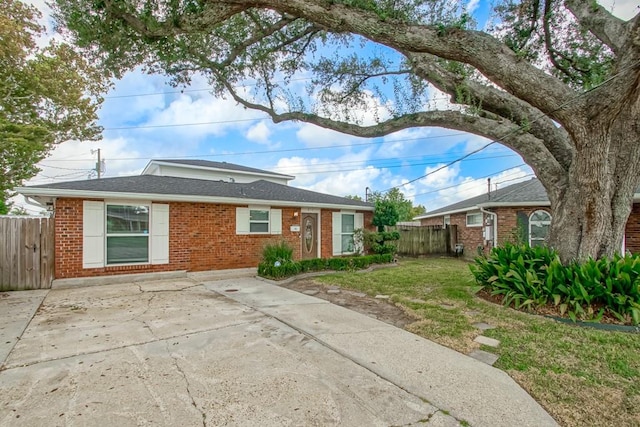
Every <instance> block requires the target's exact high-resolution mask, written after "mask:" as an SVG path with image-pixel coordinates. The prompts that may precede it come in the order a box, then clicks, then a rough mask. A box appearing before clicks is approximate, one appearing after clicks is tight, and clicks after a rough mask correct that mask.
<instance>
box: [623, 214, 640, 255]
mask: <svg viewBox="0 0 640 427" xmlns="http://www.w3.org/2000/svg"><path fill="white" fill-rule="evenodd" d="M624 235H625V243H626V249H627V250H628V251H629V252H631V253H632V254H638V253H640V204H639V203H635V204H634V205H633V209H632V210H631V214H630V215H629V219H628V220H627V226H626V228H625V231H624Z"/></svg>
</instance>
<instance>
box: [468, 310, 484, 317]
mask: <svg viewBox="0 0 640 427" xmlns="http://www.w3.org/2000/svg"><path fill="white" fill-rule="evenodd" d="M464 314H466V315H467V316H477V315H478V314H480V312H479V311H477V310H470V311H465V312H464Z"/></svg>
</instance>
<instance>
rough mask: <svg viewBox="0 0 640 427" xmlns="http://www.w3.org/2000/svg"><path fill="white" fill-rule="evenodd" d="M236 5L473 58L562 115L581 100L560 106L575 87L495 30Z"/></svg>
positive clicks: (312, 8)
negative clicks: (506, 42)
mask: <svg viewBox="0 0 640 427" xmlns="http://www.w3.org/2000/svg"><path fill="white" fill-rule="evenodd" d="M218 3H224V4H227V5H233V6H246V7H263V8H268V9H273V10H277V11H279V12H281V13H288V14H291V15H294V16H299V17H302V18H305V19H307V20H309V21H312V22H315V23H316V24H317V25H320V26H322V27H324V28H325V29H326V30H327V31H330V32H334V33H353V34H358V35H361V36H362V37H365V38H367V39H369V40H371V41H374V42H377V43H380V44H383V45H385V46H388V47H391V48H393V49H396V50H398V51H399V52H401V53H403V54H405V55H409V54H411V53H430V54H433V55H436V56H439V57H441V58H445V59H450V60H454V61H458V62H463V63H466V64H470V65H472V66H473V67H475V68H476V69H477V70H479V71H480V72H481V73H482V74H483V75H485V76H486V77H487V78H489V80H491V81H492V82H493V83H495V84H496V85H498V86H500V87H502V88H503V89H505V90H507V91H508V92H510V93H512V94H514V95H515V96H517V97H518V98H521V99H524V100H526V101H527V102H529V103H530V104H531V105H533V106H535V107H536V108H538V109H539V110H541V111H543V112H544V113H545V114H550V115H553V117H555V118H556V119H558V120H560V121H563V120H562V119H563V118H567V117H569V116H570V115H571V114H572V113H571V112H570V111H569V110H573V109H574V108H577V106H576V105H572V106H570V107H569V106H567V107H566V108H560V107H561V106H562V105H563V103H564V102H565V101H566V100H567V99H570V98H572V97H574V96H575V95H576V93H575V92H574V91H573V90H572V89H571V88H569V87H568V86H567V85H565V84H564V83H562V82H561V81H560V80H558V79H557V78H555V77H553V76H550V75H548V74H546V73H545V72H544V71H542V70H540V69H538V68H536V67H535V66H533V65H531V64H529V63H527V62H526V61H523V60H521V58H519V57H518V56H517V55H516V54H515V53H514V52H513V51H511V50H510V49H508V48H507V47H506V46H505V45H504V44H503V43H502V42H500V41H499V40H497V39H496V38H494V37H493V36H491V35H489V34H486V33H483V32H479V31H470V30H462V29H457V28H452V29H448V30H444V31H443V29H442V28H440V27H437V26H428V25H412V24H407V23H405V22H402V21H398V20H393V19H389V20H381V19H380V17H379V16H378V15H377V14H375V13H374V12H371V11H367V10H362V9H357V8H354V7H349V6H345V5H342V4H333V3H328V2H325V1H320V0H316V1H310V0H287V1H285V0H222V1H220V2H218Z"/></svg>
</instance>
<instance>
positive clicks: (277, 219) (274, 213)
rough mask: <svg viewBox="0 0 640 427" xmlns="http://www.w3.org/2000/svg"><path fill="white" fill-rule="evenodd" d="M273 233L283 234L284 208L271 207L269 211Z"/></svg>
mask: <svg viewBox="0 0 640 427" xmlns="http://www.w3.org/2000/svg"><path fill="white" fill-rule="evenodd" d="M269 222H270V223H271V226H270V228H269V229H270V230H271V234H282V209H271V211H270V212H269Z"/></svg>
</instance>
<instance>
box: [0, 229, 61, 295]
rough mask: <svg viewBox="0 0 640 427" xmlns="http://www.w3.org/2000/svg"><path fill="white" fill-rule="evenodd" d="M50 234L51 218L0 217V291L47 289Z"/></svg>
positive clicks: (50, 270)
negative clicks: (0, 243)
mask: <svg viewBox="0 0 640 427" xmlns="http://www.w3.org/2000/svg"><path fill="white" fill-rule="evenodd" d="M53 233H54V230H53V219H52V218H33V217H11V216H4V217H0V242H2V245H1V246H0V291H20V290H26V289H48V288H50V287H51V282H52V280H53V275H54V262H53V254H54V238H53Z"/></svg>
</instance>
